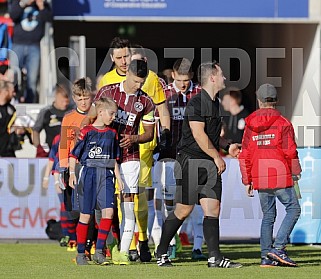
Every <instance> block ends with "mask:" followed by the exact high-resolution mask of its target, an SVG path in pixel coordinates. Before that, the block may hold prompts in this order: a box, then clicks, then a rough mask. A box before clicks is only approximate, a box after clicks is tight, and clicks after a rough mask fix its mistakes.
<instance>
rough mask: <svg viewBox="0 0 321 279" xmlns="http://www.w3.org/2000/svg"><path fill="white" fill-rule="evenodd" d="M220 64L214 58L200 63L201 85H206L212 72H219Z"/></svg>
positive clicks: (199, 75)
mask: <svg viewBox="0 0 321 279" xmlns="http://www.w3.org/2000/svg"><path fill="white" fill-rule="evenodd" d="M219 66H220V64H218V62H217V61H215V60H213V61H212V62H204V63H202V64H201V65H199V67H198V70H197V78H198V82H199V84H200V85H204V84H205V83H206V82H207V79H208V77H209V75H210V74H217V72H218V68H217V67H219Z"/></svg>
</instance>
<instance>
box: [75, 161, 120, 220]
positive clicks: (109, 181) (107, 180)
mask: <svg viewBox="0 0 321 279" xmlns="http://www.w3.org/2000/svg"><path fill="white" fill-rule="evenodd" d="M76 190H77V191H75V193H76V194H77V198H78V205H79V209H80V212H81V213H83V214H93V213H94V210H95V209H100V210H102V209H105V208H113V207H114V193H115V184H114V170H112V169H107V168H99V167H83V168H82V169H81V170H80V172H79V179H78V184H77V186H76Z"/></svg>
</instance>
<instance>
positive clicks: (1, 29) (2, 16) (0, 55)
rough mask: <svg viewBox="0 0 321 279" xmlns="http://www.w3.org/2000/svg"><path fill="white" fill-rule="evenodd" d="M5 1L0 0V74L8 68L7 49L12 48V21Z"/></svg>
mask: <svg viewBox="0 0 321 279" xmlns="http://www.w3.org/2000/svg"><path fill="white" fill-rule="evenodd" d="M7 2H8V1H7V0H0V48H1V50H0V75H4V74H5V73H6V71H7V70H8V65H9V59H8V55H9V51H8V50H9V49H11V48H12V35H13V22H12V20H11V18H10V16H9V14H8V3H7Z"/></svg>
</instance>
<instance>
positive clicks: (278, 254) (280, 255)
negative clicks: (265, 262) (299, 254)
mask: <svg viewBox="0 0 321 279" xmlns="http://www.w3.org/2000/svg"><path fill="white" fill-rule="evenodd" d="M267 256H268V257H269V258H270V259H271V260H275V261H278V262H280V263H282V264H283V265H286V266H292V267H296V266H298V265H297V263H296V262H295V261H293V260H291V259H290V258H289V257H288V254H287V252H286V250H285V249H276V248H272V249H271V250H270V252H268V254H267Z"/></svg>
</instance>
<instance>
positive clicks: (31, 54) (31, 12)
mask: <svg viewBox="0 0 321 279" xmlns="http://www.w3.org/2000/svg"><path fill="white" fill-rule="evenodd" d="M9 13H10V17H11V19H12V20H13V22H14V24H15V25H14V37H13V46H12V50H13V52H14V53H15V55H16V56H17V58H18V61H17V60H16V59H13V57H10V60H11V63H12V66H13V67H14V69H15V71H16V70H18V71H21V69H22V68H25V69H26V70H27V80H26V83H27V84H26V92H25V95H24V100H23V99H22V100H21V101H24V102H26V103H34V102H37V94H36V88H37V81H38V75H39V68H40V41H41V39H42V37H43V35H44V32H45V25H46V22H50V21H52V12H51V8H50V6H49V4H48V3H47V2H46V1H44V0H13V1H12V4H11V7H10V11H9ZM12 55H14V54H12ZM15 58H16V57H15ZM17 63H19V64H17Z"/></svg>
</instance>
